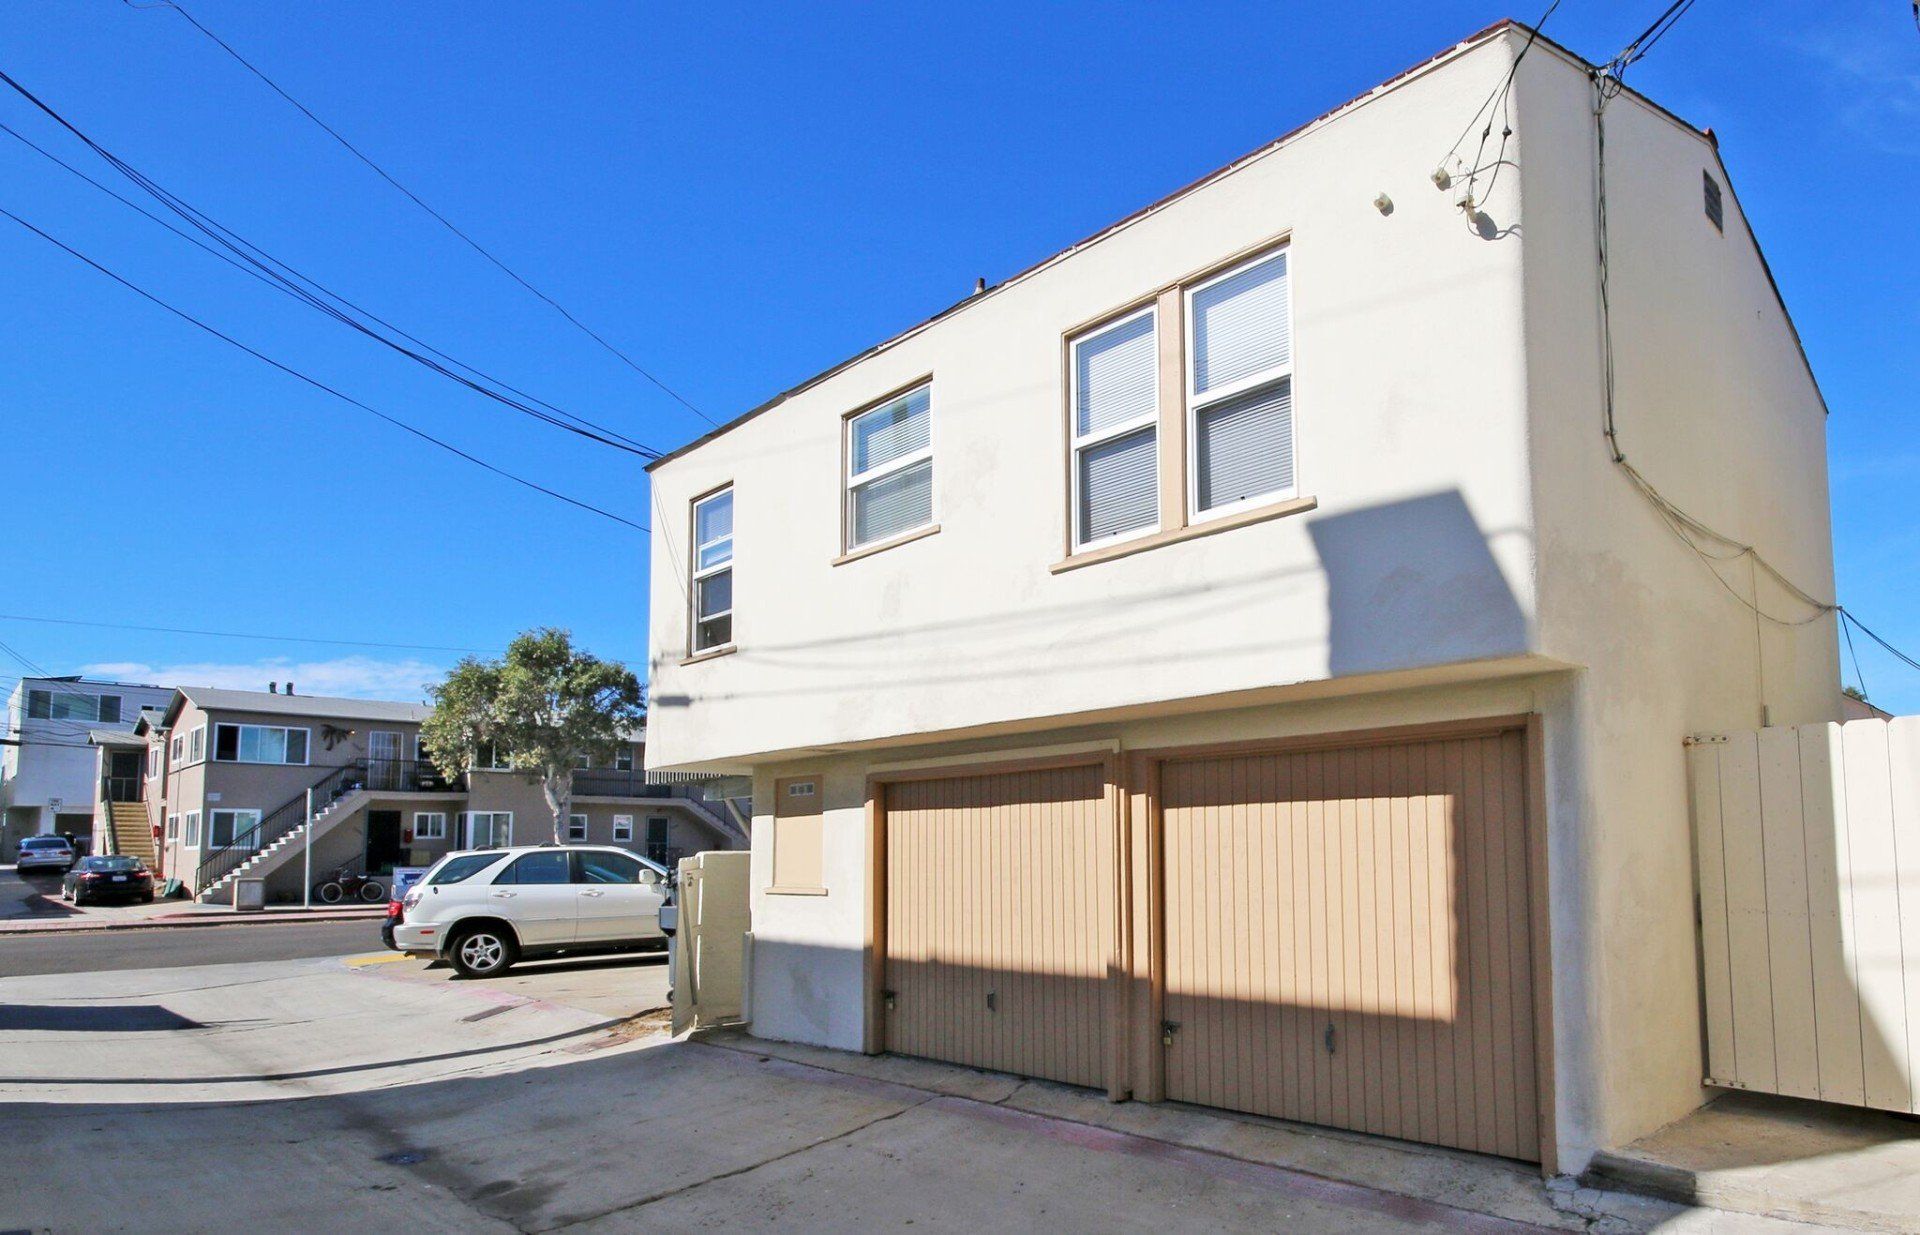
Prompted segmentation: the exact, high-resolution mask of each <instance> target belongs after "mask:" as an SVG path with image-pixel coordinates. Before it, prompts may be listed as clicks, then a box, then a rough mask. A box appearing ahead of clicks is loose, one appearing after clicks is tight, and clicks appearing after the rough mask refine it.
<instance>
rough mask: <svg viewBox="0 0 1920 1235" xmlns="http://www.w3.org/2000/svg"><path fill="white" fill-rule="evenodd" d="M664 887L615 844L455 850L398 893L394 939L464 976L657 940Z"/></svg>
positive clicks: (657, 873) (659, 944) (662, 878)
mask: <svg viewBox="0 0 1920 1235" xmlns="http://www.w3.org/2000/svg"><path fill="white" fill-rule="evenodd" d="M666 888H667V872H666V871H664V870H663V869H661V868H660V867H659V866H658V865H656V864H654V863H652V862H649V861H647V860H646V859H644V858H641V857H638V856H636V855H634V854H632V853H629V852H628V851H626V850H624V849H615V848H611V847H601V846H593V845H565V846H559V845H541V846H535V847H526V846H523V847H520V848H513V849H479V850H462V851H459V852H455V853H450V854H448V855H447V856H446V857H444V858H442V859H440V861H438V862H436V863H435V864H434V866H433V869H431V870H429V871H428V872H427V873H426V875H425V877H424V878H422V879H421V880H420V882H419V883H418V884H416V885H414V887H413V888H412V889H410V890H409V891H408V892H407V895H406V897H405V899H404V900H403V901H402V902H401V904H402V912H403V913H404V915H405V916H404V918H403V920H402V921H401V923H400V925H399V926H397V927H395V928H394V932H393V934H394V942H395V944H397V945H398V947H399V949H400V950H401V951H402V952H407V953H411V954H413V955H416V956H434V957H440V958H444V959H445V960H446V961H447V962H448V963H449V964H451V965H452V966H453V968H454V971H455V972H456V973H458V974H460V975H461V976H462V977H467V978H482V977H491V976H493V975H495V974H499V973H504V972H505V971H506V970H507V969H508V967H510V966H511V965H513V964H514V963H515V962H516V961H520V960H527V959H531V958H535V957H547V956H560V955H578V954H582V953H590V952H625V951H632V950H635V949H639V948H664V947H665V946H666V942H667V940H666V936H665V935H663V934H661V932H660V904H661V902H662V901H663V900H664V899H665V897H666Z"/></svg>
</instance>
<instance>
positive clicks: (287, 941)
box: [0, 918, 382, 978]
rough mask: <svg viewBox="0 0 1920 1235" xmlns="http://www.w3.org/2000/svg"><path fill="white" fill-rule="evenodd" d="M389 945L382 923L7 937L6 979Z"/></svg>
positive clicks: (1, 942)
mask: <svg viewBox="0 0 1920 1235" xmlns="http://www.w3.org/2000/svg"><path fill="white" fill-rule="evenodd" d="M381 947H382V945H381V943H380V922H379V919H377V918H369V919H366V920H364V921H354V922H293V923H287V924H285V925H282V924H278V923H275V924H273V925H267V924H265V923H253V922H248V923H236V924H234V925H232V926H192V927H178V926H176V927H154V928H149V929H143V930H119V931H72V932H67V931H59V932H50V933H39V934H32V935H0V977H8V978H12V977H24V976H26V975H29V974H46V973H93V972H99V971H103V970H113V969H178V968H182V967H184V966H188V965H230V964H239V963H242V962H249V961H291V960H304V959H308V958H311V957H321V956H349V955H353V954H355V953H359V952H377V951H380V950H381Z"/></svg>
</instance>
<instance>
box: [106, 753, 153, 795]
mask: <svg viewBox="0 0 1920 1235" xmlns="http://www.w3.org/2000/svg"><path fill="white" fill-rule="evenodd" d="M145 762H146V755H145V754H144V753H143V752H141V751H137V750H116V751H109V752H108V753H107V801H109V802H138V801H139V800H140V769H141V767H142V765H143V764H145Z"/></svg>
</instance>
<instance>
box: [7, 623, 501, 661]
mask: <svg viewBox="0 0 1920 1235" xmlns="http://www.w3.org/2000/svg"><path fill="white" fill-rule="evenodd" d="M0 622H37V623H40V624H42V625H47V626H91V627H97V628H99V629H101V630H137V631H144V632H147V633H149V634H157V635H206V636H208V637H210V638H217V639H257V640H260V641H261V642H264V643H324V644H327V645H329V646H332V647H353V648H381V649H383V650H387V651H399V652H472V653H475V654H480V655H495V654H497V652H498V649H495V648H470V647H457V646H453V645H449V644H440V643H382V642H379V641H377V640H372V639H321V638H316V637H314V636H311V635H261V634H251V633H246V632H242V631H233V630H196V629H194V628H192V627H187V626H141V625H138V624H135V623H132V622H92V621H86V620H84V619H81V618H54V617H31V616H28V615H27V614H24V613H0Z"/></svg>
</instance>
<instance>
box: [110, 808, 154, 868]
mask: <svg viewBox="0 0 1920 1235" xmlns="http://www.w3.org/2000/svg"><path fill="white" fill-rule="evenodd" d="M107 830H108V831H107V852H108V853H118V854H124V855H125V856H127V857H130V858H139V859H140V860H141V861H142V862H145V863H146V864H147V868H148V869H149V870H151V869H153V856H154V855H153V828H152V826H151V825H150V824H148V822H147V806H146V803H144V802H109V803H107Z"/></svg>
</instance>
